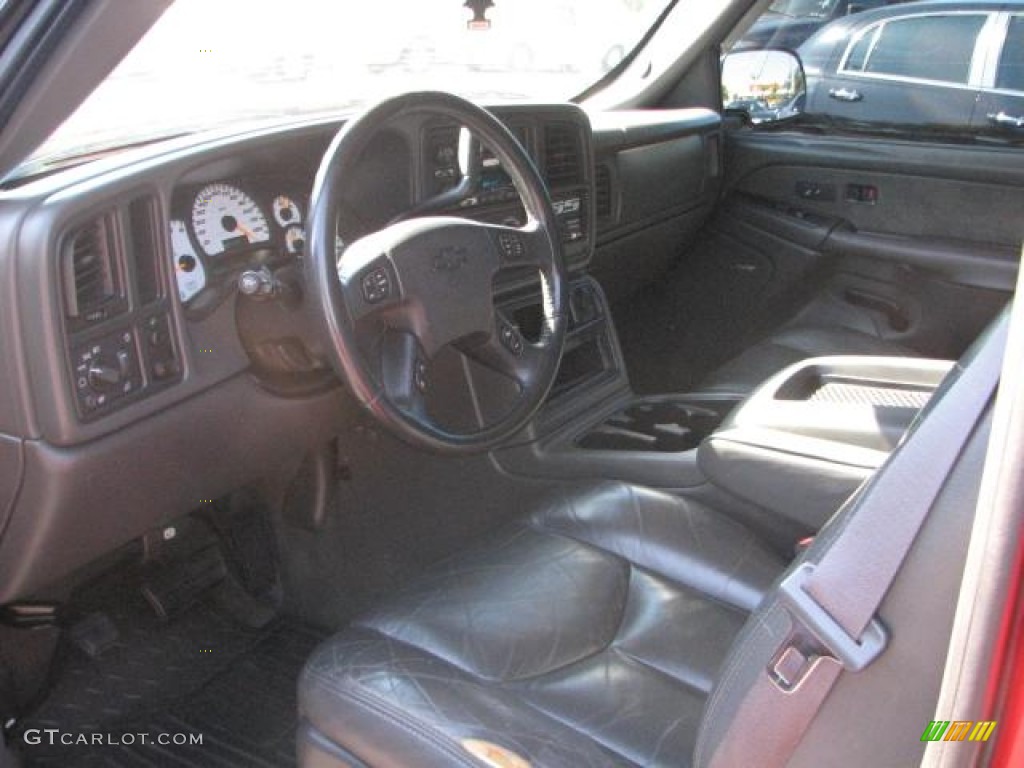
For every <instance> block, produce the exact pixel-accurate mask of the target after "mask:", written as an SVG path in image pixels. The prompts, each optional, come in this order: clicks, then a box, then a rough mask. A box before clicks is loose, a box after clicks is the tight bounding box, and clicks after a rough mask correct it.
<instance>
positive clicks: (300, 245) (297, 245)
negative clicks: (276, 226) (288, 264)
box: [284, 225, 306, 256]
mask: <svg viewBox="0 0 1024 768" xmlns="http://www.w3.org/2000/svg"><path fill="white" fill-rule="evenodd" d="M284 244H285V247H286V248H287V249H288V253H294V254H295V255H297V256H301V255H302V254H303V252H304V251H305V250H306V233H305V232H303V231H302V227H300V226H298V225H294V226H291V227H288V229H286V230H285V231H284Z"/></svg>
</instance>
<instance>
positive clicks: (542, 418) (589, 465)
mask: <svg viewBox="0 0 1024 768" xmlns="http://www.w3.org/2000/svg"><path fill="white" fill-rule="evenodd" d="M570 291H571V294H570V295H571V302H570V306H571V310H572V316H571V321H570V324H569V333H568V337H567V342H566V347H565V354H564V356H563V360H562V366H561V369H560V371H559V373H558V376H557V380H556V382H555V385H554V387H553V389H552V391H551V395H550V396H549V398H548V402H547V403H546V404H545V406H544V407H543V408H542V409H541V411H540V412H539V414H538V415H537V416H536V417H535V418H534V420H533V421H532V423H531V424H530V425H529V426H528V427H527V428H526V429H525V430H523V431H522V432H521V433H520V434H519V435H518V436H517V438H516V439H515V440H514V441H512V442H511V443H510V444H508V445H506V446H505V447H503V448H502V449H500V450H498V451H496V452H495V453H494V459H495V461H496V462H497V463H498V464H499V465H500V466H501V467H502V468H504V469H505V470H507V471H510V472H514V473H519V474H525V475H531V476H535V477H545V478H553V479H567V480H569V479H579V478H601V479H615V480H621V481H624V482H629V483H636V484H639V485H646V486H650V487H655V488H662V489H666V490H670V491H676V492H684V493H690V494H696V495H697V496H698V497H705V498H708V497H712V496H713V497H714V498H715V499H716V500H717V501H718V506H719V507H721V508H723V509H726V510H729V511H730V512H731V513H733V514H736V515H737V516H740V517H742V518H744V519H745V520H747V522H748V523H750V524H751V525H754V526H755V527H757V528H759V529H761V530H762V531H768V532H774V533H775V534H778V538H779V539H780V540H791V541H792V540H795V539H788V538H787V537H788V536H789V535H791V534H799V535H800V536H802V535H806V533H808V532H812V531H816V530H818V529H819V528H820V527H821V526H822V525H823V524H824V522H825V521H826V520H827V519H828V518H829V517H830V516H831V515H832V514H833V513H834V512H835V511H836V510H837V509H838V508H839V507H840V506H841V505H842V503H843V502H844V501H845V500H846V499H847V498H848V497H849V496H850V494H852V493H853V492H854V491H855V490H856V489H857V487H858V486H859V485H860V484H861V483H863V482H864V480H865V479H867V478H868V477H870V476H871V474H872V473H873V472H874V471H875V470H876V469H878V467H879V466H881V464H882V463H883V462H884V461H885V460H886V458H887V457H888V455H889V453H890V452H891V451H892V450H893V449H894V448H895V447H896V445H897V444H898V443H899V441H900V440H901V439H902V437H903V435H904V434H905V433H906V431H907V429H908V428H909V427H910V425H911V423H912V422H913V420H914V419H915V418H916V417H917V415H918V413H919V412H920V411H921V409H922V408H923V407H925V405H926V404H927V402H928V400H929V399H930V398H931V396H932V394H933V392H934V391H935V390H936V388H937V387H938V386H939V384H940V382H941V381H942V380H943V378H944V377H945V375H946V374H947V373H948V372H949V370H950V368H951V367H952V366H953V363H952V362H948V361H938V360H920V359H915V358H879V357H825V358H813V359H810V360H806V361H804V362H802V363H798V364H796V365H793V366H790V367H789V368H787V369H785V370H784V371H782V372H780V373H779V374H777V375H775V376H773V377H771V378H770V379H768V380H767V381H765V382H764V383H763V384H762V385H761V386H760V387H758V389H756V390H755V391H754V392H753V393H752V394H751V395H749V396H748V397H747V398H743V399H741V398H740V397H737V396H735V395H726V394H717V393H700V392H695V393H682V394H671V395H659V396H638V395H636V394H634V393H633V391H632V390H631V388H630V386H629V381H628V378H627V375H626V370H625V366H624V363H623V360H622V355H621V352H620V349H619V345H618V341H617V339H616V336H615V332H614V326H613V324H612V322H611V317H610V314H609V309H608V305H607V302H606V300H605V298H604V294H603V293H602V292H601V289H600V287H599V286H598V285H597V283H596V282H594V281H593V280H592V279H591V278H588V277H581V278H579V279H577V280H576V281H574V282H573V284H572V285H571V288H570ZM503 311H504V312H505V313H506V316H509V317H512V318H515V322H516V324H517V325H519V327H520V330H521V331H522V332H523V333H524V335H526V336H528V337H529V336H530V328H531V327H532V326H531V324H533V323H539V307H533V306H531V304H530V303H529V302H528V301H524V302H522V303H515V302H512V303H509V304H508V305H506V306H504V307H503Z"/></svg>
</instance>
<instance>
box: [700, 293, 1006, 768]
mask: <svg viewBox="0 0 1024 768" xmlns="http://www.w3.org/2000/svg"><path fill="white" fill-rule="evenodd" d="M1008 327H1009V313H1004V314H1003V316H1002V317H1000V318H999V320H998V321H997V324H996V326H995V327H994V328H993V330H992V333H991V335H989V337H988V338H987V339H985V340H984V341H983V342H982V344H981V348H980V349H979V351H978V353H977V355H976V356H975V357H974V359H973V360H970V361H969V362H968V363H967V365H966V367H965V368H964V369H963V370H962V372H961V373H960V375H959V376H958V377H957V378H956V379H955V380H954V381H953V382H952V384H951V385H950V387H949V389H948V390H947V391H946V392H945V393H944V394H942V395H941V396H940V397H939V399H938V400H937V401H936V402H935V403H934V404H932V405H931V407H929V410H928V413H926V414H924V418H922V419H921V420H920V421H919V423H918V424H917V425H916V427H915V429H914V431H913V432H912V434H911V435H910V436H909V437H908V438H907V441H906V443H905V444H904V445H903V446H901V447H900V448H899V449H897V450H896V451H895V452H894V453H893V455H892V456H891V457H890V459H889V461H888V463H887V464H886V465H884V466H883V467H882V468H881V469H880V470H879V471H878V473H877V475H876V476H875V478H874V479H873V480H872V481H871V482H870V483H869V485H868V486H867V488H866V489H865V491H864V493H863V494H862V495H861V496H860V498H859V499H858V500H857V501H855V502H854V503H855V504H857V509H855V510H854V511H853V513H852V514H851V515H850V517H849V518H848V520H847V521H845V527H844V528H843V529H842V530H841V531H840V533H839V534H838V536H837V537H836V539H835V540H834V541H833V542H832V544H831V545H830V546H829V548H828V549H827V550H826V551H825V552H824V554H823V555H822V557H821V560H820V561H819V562H818V563H801V564H800V565H799V566H797V567H796V568H795V569H793V570H792V571H791V572H790V573H789V574H788V575H787V576H786V577H785V578H784V579H783V580H782V582H781V583H780V584H779V587H778V601H779V603H780V604H781V606H782V607H783V608H784V609H785V610H786V611H788V612H789V614H790V616H791V617H792V619H793V625H794V631H793V632H792V633H790V635H789V637H788V638H787V639H786V640H785V641H784V642H783V643H782V644H781V646H780V647H779V648H778V650H777V651H776V653H775V654H774V656H773V657H772V660H771V662H770V663H769V664H768V665H767V666H766V668H765V669H764V670H762V671H761V672H759V673H758V675H757V677H756V679H755V681H754V683H753V684H752V685H751V687H750V688H749V689H748V690H747V691H746V692H745V693H744V694H743V699H742V701H741V702H740V705H739V706H738V707H737V708H736V711H735V715H734V717H733V720H732V722H730V724H729V726H728V728H727V730H726V733H725V734H724V736H723V737H722V739H721V740H720V741H719V742H718V744H717V746H716V748H715V752H714V753H713V754H712V755H711V756H710V759H709V761H708V766H709V767H710V768H738V767H740V766H752V765H756V766H759V768H775V767H776V766H779V767H781V766H784V765H785V764H786V763H787V762H788V761H789V758H790V757H791V756H792V754H793V751H794V750H795V748H796V746H797V744H798V743H799V741H800V739H801V738H802V737H803V734H804V732H805V731H806V730H807V728H808V727H809V726H810V724H811V721H812V720H813V719H814V717H815V715H816V714H817V712H818V710H819V709H820V708H821V706H822V704H823V703H824V701H825V698H826V696H827V695H828V693H829V691H830V690H832V686H833V685H834V684H835V682H836V680H837V679H838V678H839V675H840V674H841V673H842V672H843V671H844V670H846V671H850V672H856V671H859V670H861V669H864V668H865V667H866V666H868V665H869V664H871V663H872V662H873V661H874V660H875V659H876V658H877V657H878V656H879V655H880V654H881V653H882V652H883V651H884V650H885V647H886V644H887V642H888V636H887V633H886V630H885V628H884V627H883V626H882V624H881V623H880V622H879V621H878V619H876V618H875V613H876V612H877V611H878V608H879V606H880V605H881V604H882V601H883V600H884V599H885V596H886V594H887V593H888V591H889V587H890V586H891V585H892V582H893V581H894V580H895V578H896V574H897V572H898V571H899V568H900V566H901V565H902V563H903V560H904V559H905V558H906V555H907V553H908V552H909V551H910V548H911V547H912V546H913V543H914V540H915V539H916V538H917V534H918V532H919V531H920V529H921V526H922V525H923V523H924V521H925V518H927V516H928V513H929V511H930V510H931V508H932V506H933V505H934V503H935V500H936V498H937V497H938V495H939V493H940V492H941V490H942V488H943V486H944V485H945V482H946V479H947V477H948V475H949V473H950V470H951V469H952V468H953V466H954V464H955V463H956V460H957V458H958V457H959V455H960V453H961V451H962V450H963V448H964V446H965V445H966V443H967V441H968V439H969V438H970V435H971V433H972V432H973V431H974V428H975V426H976V425H977V423H978V420H979V419H980V418H981V415H982V414H983V413H984V411H985V408H986V406H987V405H988V403H989V401H990V400H991V398H992V396H993V394H994V393H995V391H996V387H997V386H998V383H999V375H1000V372H1001V370H1002V360H1003V352H1004V349H1005V347H1006V338H1007V331H1008ZM808 639H810V641H811V647H810V648H809V647H808V642H807V641H808Z"/></svg>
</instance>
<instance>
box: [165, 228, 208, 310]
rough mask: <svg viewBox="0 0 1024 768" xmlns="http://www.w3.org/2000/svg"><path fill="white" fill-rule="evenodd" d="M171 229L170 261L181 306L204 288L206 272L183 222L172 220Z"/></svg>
mask: <svg viewBox="0 0 1024 768" xmlns="http://www.w3.org/2000/svg"><path fill="white" fill-rule="evenodd" d="M170 227H171V260H172V262H173V264H174V277H175V279H176V280H177V282H178V296H179V297H180V298H181V302H182V303H183V304H185V303H187V302H189V301H191V300H192V298H193V297H194V296H195V295H196V294H197V293H199V292H200V291H201V290H203V288H205V287H206V270H204V269H203V262H201V261H200V260H199V259H198V258H197V257H196V251H195V248H193V247H192V241H191V240H190V239H189V236H188V231H187V230H186V229H185V222H184V221H182V220H181V219H172V220H171V223H170Z"/></svg>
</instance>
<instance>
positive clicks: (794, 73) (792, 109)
mask: <svg viewBox="0 0 1024 768" xmlns="http://www.w3.org/2000/svg"><path fill="white" fill-rule="evenodd" d="M806 100H807V82H806V79H805V78H804V68H803V65H802V64H801V63H800V59H799V58H797V56H796V54H794V53H791V52H789V51H773V50H763V51H740V52H738V53H730V54H728V55H727V56H726V57H725V58H724V59H723V60H722V105H723V106H724V107H725V109H727V110H732V111H735V112H743V113H745V114H746V115H747V117H748V118H749V119H750V122H752V123H754V124H755V125H757V124H759V123H772V122H777V121H779V120H784V119H786V118H789V117H795V116H796V115H799V114H801V113H803V111H804V105H805V102H806Z"/></svg>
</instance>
